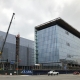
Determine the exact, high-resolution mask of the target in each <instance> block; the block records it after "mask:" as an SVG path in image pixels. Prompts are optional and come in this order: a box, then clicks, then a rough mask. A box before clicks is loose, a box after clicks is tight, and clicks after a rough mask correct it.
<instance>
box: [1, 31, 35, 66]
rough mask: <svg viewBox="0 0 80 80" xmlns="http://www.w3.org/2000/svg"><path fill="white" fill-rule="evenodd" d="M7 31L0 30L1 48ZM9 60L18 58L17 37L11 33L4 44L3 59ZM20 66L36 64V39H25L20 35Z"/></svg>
mask: <svg viewBox="0 0 80 80" xmlns="http://www.w3.org/2000/svg"><path fill="white" fill-rule="evenodd" d="M5 35H6V34H5V32H2V31H0V50H1V47H2V44H3V41H4V38H5ZM7 59H8V62H9V63H10V62H11V61H14V62H15V59H16V38H15V35H12V34H9V35H8V37H7V40H6V44H5V46H4V50H3V54H2V60H3V61H6V60H7ZM19 60H20V62H19V66H31V65H34V41H31V40H28V39H24V38H21V37H20V49H19Z"/></svg>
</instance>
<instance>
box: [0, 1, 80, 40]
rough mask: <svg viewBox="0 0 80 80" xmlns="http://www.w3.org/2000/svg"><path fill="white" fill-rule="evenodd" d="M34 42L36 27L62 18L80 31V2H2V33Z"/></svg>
mask: <svg viewBox="0 0 80 80" xmlns="http://www.w3.org/2000/svg"><path fill="white" fill-rule="evenodd" d="M13 12H14V13H15V18H14V19H13V23H12V25H11V28H10V31H9V33H11V34H14V35H17V34H18V33H19V34H20V36H21V37H23V38H27V39H30V40H34V27H35V26H37V25H39V24H42V23H44V22H47V21H50V20H52V19H55V18H57V17H61V18H62V19H64V20H65V21H66V22H68V23H69V24H70V25H71V26H73V27H74V28H76V29H77V30H78V31H80V0H0V31H5V32H6V31H7V28H8V25H9V22H10V19H11V17H12V13H13Z"/></svg>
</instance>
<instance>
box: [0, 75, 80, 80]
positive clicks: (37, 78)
mask: <svg viewBox="0 0 80 80" xmlns="http://www.w3.org/2000/svg"><path fill="white" fill-rule="evenodd" d="M0 80H80V75H73V74H59V75H58V76H57V75H55V76H48V75H33V76H32V75H18V76H17V75H0Z"/></svg>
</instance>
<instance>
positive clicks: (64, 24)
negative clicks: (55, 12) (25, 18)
mask: <svg viewBox="0 0 80 80" xmlns="http://www.w3.org/2000/svg"><path fill="white" fill-rule="evenodd" d="M56 24H57V25H59V26H60V27H62V28H63V29H65V30H67V31H69V32H70V33H72V34H73V35H75V36H77V37H78V38H80V32H79V31H78V30H76V29H75V28H73V27H72V26H71V25H69V24H68V23H67V22H65V21H64V20H63V19H61V18H56V19H54V20H51V21H48V22H46V23H43V24H40V25H38V26H36V27H35V29H36V30H37V31H38V30H42V29H45V28H48V27H51V26H53V25H56Z"/></svg>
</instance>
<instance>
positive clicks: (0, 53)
mask: <svg viewBox="0 0 80 80" xmlns="http://www.w3.org/2000/svg"><path fill="white" fill-rule="evenodd" d="M14 15H15V13H13V15H12V18H11V21H10V23H9V27H8V30H7V33H6V36H5V39H4V42H3V45H2V48H1V51H0V56H2V53H3V49H4V45H5V42H6V39H7V36H8V33H9V29H10V26H11V23H12V20H13V17H14Z"/></svg>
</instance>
